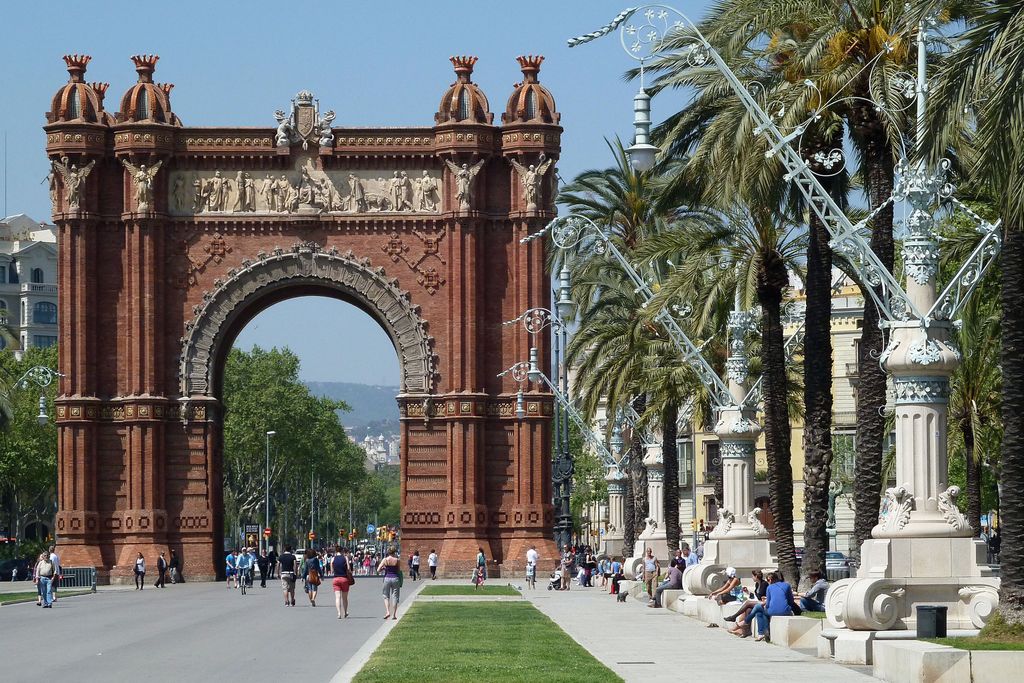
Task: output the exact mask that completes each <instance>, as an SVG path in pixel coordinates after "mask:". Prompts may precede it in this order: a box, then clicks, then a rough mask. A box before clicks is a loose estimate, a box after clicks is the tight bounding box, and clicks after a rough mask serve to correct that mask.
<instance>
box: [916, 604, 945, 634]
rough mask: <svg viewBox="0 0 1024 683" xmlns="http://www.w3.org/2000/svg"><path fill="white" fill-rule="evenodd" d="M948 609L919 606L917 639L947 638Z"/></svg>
mask: <svg viewBox="0 0 1024 683" xmlns="http://www.w3.org/2000/svg"><path fill="white" fill-rule="evenodd" d="M947 609H949V608H947V607H939V606H937V605H918V606H917V637H918V638H945V637H946V610H947Z"/></svg>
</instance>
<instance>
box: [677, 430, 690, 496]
mask: <svg viewBox="0 0 1024 683" xmlns="http://www.w3.org/2000/svg"><path fill="white" fill-rule="evenodd" d="M676 455H677V457H678V459H679V485H680V486H682V487H689V486H692V485H693V480H692V479H691V478H690V477H691V476H692V472H693V470H694V467H693V437H691V436H689V435H687V436H684V437H682V438H681V439H677V440H676Z"/></svg>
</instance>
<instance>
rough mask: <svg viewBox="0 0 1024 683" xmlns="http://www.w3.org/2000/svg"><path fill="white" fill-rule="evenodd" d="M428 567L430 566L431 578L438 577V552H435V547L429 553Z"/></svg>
mask: <svg viewBox="0 0 1024 683" xmlns="http://www.w3.org/2000/svg"><path fill="white" fill-rule="evenodd" d="M427 567H429V568H430V578H431V580H433V579H436V578H437V553H435V552H434V549H433V548H431V549H430V554H429V555H427Z"/></svg>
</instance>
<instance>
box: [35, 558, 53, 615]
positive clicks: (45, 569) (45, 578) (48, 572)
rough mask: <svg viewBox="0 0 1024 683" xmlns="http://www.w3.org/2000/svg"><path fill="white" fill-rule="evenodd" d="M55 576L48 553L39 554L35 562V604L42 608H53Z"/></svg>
mask: <svg viewBox="0 0 1024 683" xmlns="http://www.w3.org/2000/svg"><path fill="white" fill-rule="evenodd" d="M54 576H56V568H55V567H54V564H53V562H52V561H50V556H49V554H48V553H40V554H39V560H38V561H37V562H36V569H35V577H36V579H35V581H36V590H37V591H38V592H39V600H37V601H36V604H37V605H38V604H42V606H43V607H53V577H54Z"/></svg>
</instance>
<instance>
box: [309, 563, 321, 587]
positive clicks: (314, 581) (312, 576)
mask: <svg viewBox="0 0 1024 683" xmlns="http://www.w3.org/2000/svg"><path fill="white" fill-rule="evenodd" d="M306 580H307V581H309V585H311V586H319V585H320V572H318V571H317V570H316V567H310V568H309V576H308V577H307V579H306Z"/></svg>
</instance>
